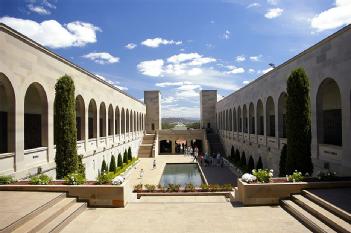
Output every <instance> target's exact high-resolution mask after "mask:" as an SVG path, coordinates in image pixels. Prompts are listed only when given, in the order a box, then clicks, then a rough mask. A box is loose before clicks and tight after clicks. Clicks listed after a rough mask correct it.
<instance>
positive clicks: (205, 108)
mask: <svg viewBox="0 0 351 233" xmlns="http://www.w3.org/2000/svg"><path fill="white" fill-rule="evenodd" d="M216 104H217V90H202V91H201V92H200V127H201V128H212V129H216Z"/></svg>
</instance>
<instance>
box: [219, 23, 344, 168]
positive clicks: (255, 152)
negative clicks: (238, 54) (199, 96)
mask: <svg viewBox="0 0 351 233" xmlns="http://www.w3.org/2000/svg"><path fill="white" fill-rule="evenodd" d="M350 41H351V26H350V25H349V26H347V27H345V28H343V29H341V30H340V31H338V32H336V33H334V34H333V35H331V36H329V37H328V38H326V39H324V40H322V41H321V42H319V43H317V44H316V45H314V46H312V47H311V48H309V49H307V50H305V51H304V52H302V53H300V54H299V55H297V56H295V57H293V58H292V59H290V60H288V61H287V62H285V63H283V64H282V65H280V66H278V67H276V68H275V69H273V70H272V71H270V72H268V73H266V74H264V75H263V76H261V77H260V78H258V79H257V80H255V81H253V82H251V83H250V84H248V85H246V86H245V87H243V88H241V89H240V90H238V91H235V92H233V93H232V94H230V95H229V96H227V97H225V98H224V99H222V100H221V101H219V102H218V103H217V109H216V118H217V126H218V127H217V129H218V132H219V134H220V136H221V140H222V143H223V144H224V147H225V150H226V153H227V154H230V152H231V149H232V147H233V148H234V150H239V151H240V153H242V152H245V154H246V159H248V158H249V156H252V157H253V158H254V161H255V164H256V163H257V161H258V159H259V157H261V158H262V161H263V164H264V167H267V168H273V169H274V170H275V171H278V170H279V160H280V152H281V149H282V147H283V145H284V144H285V143H286V130H285V128H286V127H285V118H286V97H287V93H286V87H287V79H288V77H289V75H290V74H291V72H292V71H293V70H294V69H296V68H298V67H302V68H303V69H304V70H305V72H306V73H307V76H308V78H309V81H310V101H311V121H312V144H311V150H312V161H313V164H314V172H315V173H316V172H318V171H320V170H324V169H330V170H332V171H335V172H337V174H338V175H351V143H350V139H351V124H350V123H351V118H350V105H351V101H350V97H351V76H350V75H351V43H350Z"/></svg>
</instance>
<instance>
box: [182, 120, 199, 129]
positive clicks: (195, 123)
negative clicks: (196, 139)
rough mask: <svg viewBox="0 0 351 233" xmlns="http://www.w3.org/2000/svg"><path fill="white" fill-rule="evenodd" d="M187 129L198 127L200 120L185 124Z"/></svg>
mask: <svg viewBox="0 0 351 233" xmlns="http://www.w3.org/2000/svg"><path fill="white" fill-rule="evenodd" d="M185 125H186V127H187V128H189V129H200V122H192V123H189V124H185Z"/></svg>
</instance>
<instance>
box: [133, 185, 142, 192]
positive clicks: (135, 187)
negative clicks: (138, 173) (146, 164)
mask: <svg viewBox="0 0 351 233" xmlns="http://www.w3.org/2000/svg"><path fill="white" fill-rule="evenodd" d="M142 190H143V184H137V185H134V192H140V191H142Z"/></svg>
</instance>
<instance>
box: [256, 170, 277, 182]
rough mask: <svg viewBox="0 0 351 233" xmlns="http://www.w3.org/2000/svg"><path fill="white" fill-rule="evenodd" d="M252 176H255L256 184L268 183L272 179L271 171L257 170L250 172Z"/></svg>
mask: <svg viewBox="0 0 351 233" xmlns="http://www.w3.org/2000/svg"><path fill="white" fill-rule="evenodd" d="M252 175H254V176H256V178H257V180H258V182H261V183H268V182H269V178H271V177H273V170H270V171H269V170H268V169H258V170H255V169H254V170H252Z"/></svg>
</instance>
